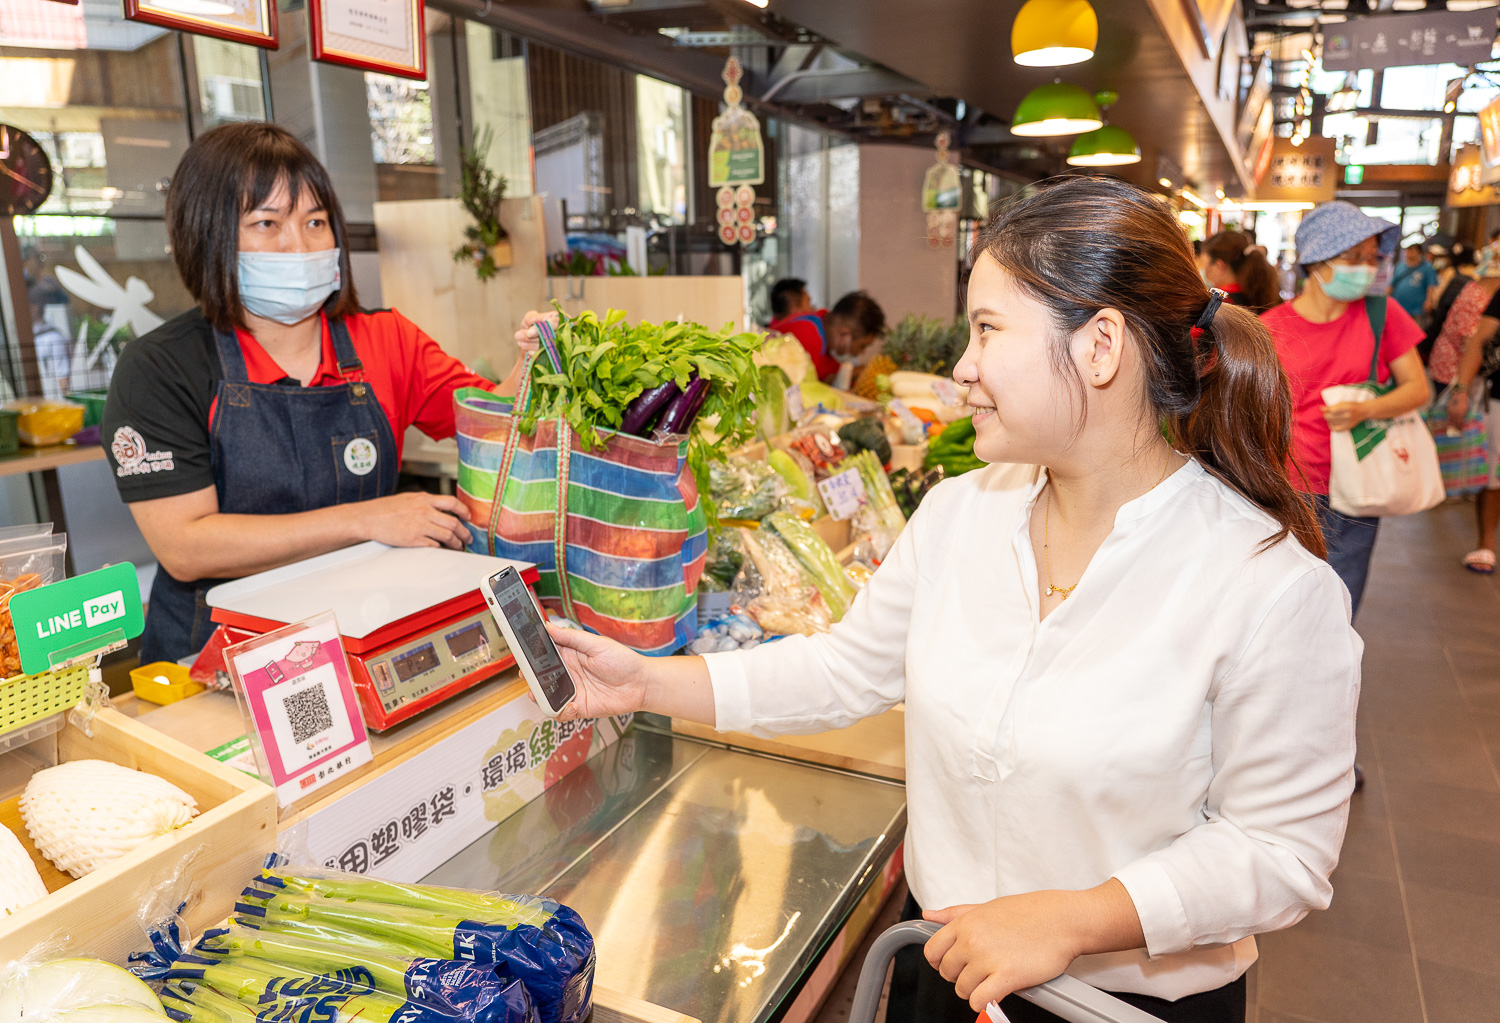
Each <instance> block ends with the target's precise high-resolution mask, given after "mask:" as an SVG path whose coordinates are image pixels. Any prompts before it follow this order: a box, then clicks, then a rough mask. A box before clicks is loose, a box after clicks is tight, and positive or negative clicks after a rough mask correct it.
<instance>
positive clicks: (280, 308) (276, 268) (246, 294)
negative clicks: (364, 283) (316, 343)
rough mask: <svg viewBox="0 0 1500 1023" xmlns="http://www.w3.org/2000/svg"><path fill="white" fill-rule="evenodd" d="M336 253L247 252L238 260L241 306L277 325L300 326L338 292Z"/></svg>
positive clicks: (241, 253) (339, 281) (338, 274)
mask: <svg viewBox="0 0 1500 1023" xmlns="http://www.w3.org/2000/svg"><path fill="white" fill-rule="evenodd" d="M339 251H340V250H339V249H337V248H333V249H323V250H322V251H320V252H246V251H244V250H241V252H240V258H239V281H240V303H241V304H242V305H244V307H245V309H246V311H248V312H251V313H254V314H255V315H256V316H261V317H264V318H265V319H268V320H275V321H276V322H277V323H284V324H286V325H287V326H291V325H292V324H294V323H301V322H302V321H303V320H305V319H307V318H308V317H309V316H311V315H313V314H314V313H316V312H317V311H318V310H319V309H321V308H323V303H324V302H326V301H328V296H329V295H332V294H333V293H334V292H335V291H337V290H338V289H339V286H340V285H341V284H342V274H341V272H340V270H339Z"/></svg>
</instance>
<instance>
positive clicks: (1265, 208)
mask: <svg viewBox="0 0 1500 1023" xmlns="http://www.w3.org/2000/svg"><path fill="white" fill-rule="evenodd" d="M1316 205H1317V203H1312V202H1293V201H1292V200H1290V199H1286V200H1278V199H1260V200H1254V199H1252V200H1250V201H1248V202H1242V203H1240V204H1239V208H1240V209H1242V210H1254V211H1256V212H1259V213H1290V212H1292V211H1294V210H1310V209H1312V208H1313V207H1314V206H1316Z"/></svg>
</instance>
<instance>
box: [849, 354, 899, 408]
mask: <svg viewBox="0 0 1500 1023" xmlns="http://www.w3.org/2000/svg"><path fill="white" fill-rule="evenodd" d="M898 368H899V367H897V365H896V364H895V363H894V362H893V361H891V357H890V356H889V355H886V354H885V353H884V352H881V353H880V354H879V355H877V356H875V358H873V359H871V360H870V361H869V362H867V363H866V364H865V365H864V368H862V369H861V370H860V371H859V376H857V377H855V378H854V393H855V394H857V395H859V396H860V397H861V398H865V399H867V400H869V401H879V400H880V384H879V379H880V378H881V377H884V376H890V375H891V374H892V373H894V372H896V370H897V369H898Z"/></svg>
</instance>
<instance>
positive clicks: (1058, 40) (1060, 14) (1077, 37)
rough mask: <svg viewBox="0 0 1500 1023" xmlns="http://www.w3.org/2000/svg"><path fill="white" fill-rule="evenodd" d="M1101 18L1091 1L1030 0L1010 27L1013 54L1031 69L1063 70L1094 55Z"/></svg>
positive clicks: (1019, 62)
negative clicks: (1067, 65) (1058, 68)
mask: <svg viewBox="0 0 1500 1023" xmlns="http://www.w3.org/2000/svg"><path fill="white" fill-rule="evenodd" d="M1098 44H1099V17H1098V15H1096V14H1095V13H1094V8H1093V7H1092V6H1091V5H1090V4H1089V2H1088V0H1026V4H1025V6H1023V7H1022V8H1021V10H1020V12H1019V13H1018V14H1017V15H1016V20H1015V21H1014V22H1012V23H1011V26H1010V52H1011V54H1012V55H1014V57H1015V59H1016V63H1017V64H1024V65H1025V66H1027V67H1061V66H1062V65H1064V64H1077V63H1079V62H1080V61H1085V60H1088V59H1089V58H1090V57H1092V56H1093V55H1094V48H1095V47H1096V46H1097V45H1098Z"/></svg>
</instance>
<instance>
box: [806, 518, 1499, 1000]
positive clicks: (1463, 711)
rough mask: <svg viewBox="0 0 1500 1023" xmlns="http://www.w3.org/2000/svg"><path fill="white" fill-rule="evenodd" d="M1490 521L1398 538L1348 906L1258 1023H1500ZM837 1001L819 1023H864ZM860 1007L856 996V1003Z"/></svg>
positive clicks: (1288, 947)
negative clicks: (1479, 536) (1462, 562)
mask: <svg viewBox="0 0 1500 1023" xmlns="http://www.w3.org/2000/svg"><path fill="white" fill-rule="evenodd" d="M1473 514H1474V511H1473V506H1472V505H1471V504H1467V503H1465V504H1459V505H1444V506H1442V507H1440V508H1437V509H1434V510H1433V511H1431V512H1429V513H1427V514H1425V515H1419V516H1414V517H1411V518H1408V519H1395V520H1391V521H1389V522H1387V523H1386V524H1385V525H1383V526H1382V528H1381V534H1380V542H1379V545H1378V546H1377V548H1376V551H1375V563H1374V567H1373V569H1372V572H1371V577H1370V589H1369V591H1368V593H1367V595H1366V597H1365V606H1364V608H1363V609H1362V610H1361V612H1360V620H1359V622H1358V623H1357V624H1358V625H1359V629H1360V632H1361V633H1362V634H1363V635H1364V637H1365V642H1366V649H1365V662H1364V691H1363V695H1362V698H1361V700H1360V714H1359V750H1360V752H1359V758H1360V764H1361V766H1362V767H1363V768H1364V771H1365V779H1366V784H1365V789H1364V791H1363V792H1361V793H1359V794H1358V795H1356V796H1355V797H1354V805H1353V808H1352V810H1351V812H1350V817H1349V833H1348V837H1347V838H1346V840H1345V842H1344V852H1343V859H1342V862H1341V865H1340V867H1339V869H1338V872H1337V873H1336V874H1335V875H1334V902H1333V907H1332V908H1331V909H1329V910H1328V911H1327V912H1326V913H1316V914H1313V915H1312V916H1310V917H1309V918H1307V919H1306V920H1304V921H1303V922H1302V923H1300V924H1298V925H1297V926H1296V927H1294V928H1292V929H1291V930H1288V931H1283V932H1281V933H1278V934H1272V935H1268V936H1265V937H1262V938H1261V939H1260V948H1261V958H1260V962H1259V964H1257V966H1256V967H1255V969H1253V970H1252V971H1251V976H1250V982H1251V984H1250V990H1251V1009H1250V1014H1249V1023H1469V1021H1474V1023H1479V1021H1483V1023H1493V1021H1494V1020H1495V1019H1496V1015H1497V1010H1496V1006H1500V585H1497V582H1496V580H1495V579H1494V578H1493V577H1492V578H1488V579H1487V578H1484V577H1482V576H1477V575H1473V574H1471V573H1468V572H1465V571H1464V570H1463V569H1462V568H1460V567H1459V559H1460V558H1461V557H1462V556H1463V554H1464V553H1465V552H1467V551H1468V550H1469V545H1470V544H1471V543H1472V542H1473ZM850 990H852V984H849V985H847V986H846V988H845V989H844V990H841V991H839V992H836V993H835V996H834V997H833V998H831V999H830V1001H829V1004H828V1005H827V1006H825V1008H824V1010H823V1013H822V1014H821V1015H820V1016H819V1018H818V1019H819V1023H837V1021H840V1020H845V1019H847V1018H848V1015H847V1013H848V1002H847V1000H846V999H847V993H846V992H847V991H850ZM840 995H844V997H839V996H840Z"/></svg>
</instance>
